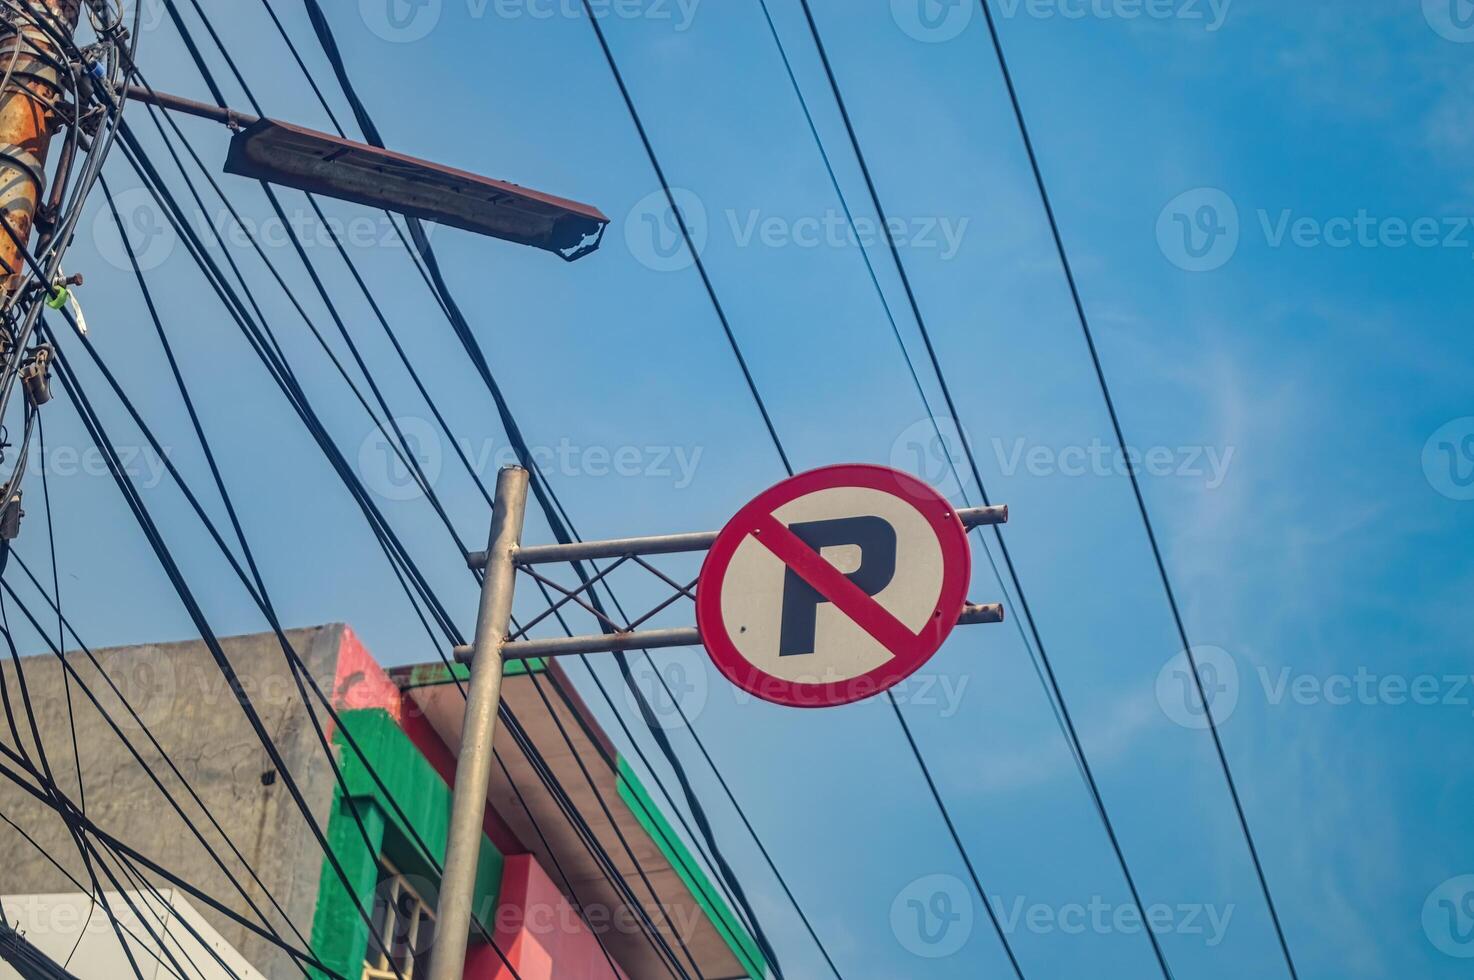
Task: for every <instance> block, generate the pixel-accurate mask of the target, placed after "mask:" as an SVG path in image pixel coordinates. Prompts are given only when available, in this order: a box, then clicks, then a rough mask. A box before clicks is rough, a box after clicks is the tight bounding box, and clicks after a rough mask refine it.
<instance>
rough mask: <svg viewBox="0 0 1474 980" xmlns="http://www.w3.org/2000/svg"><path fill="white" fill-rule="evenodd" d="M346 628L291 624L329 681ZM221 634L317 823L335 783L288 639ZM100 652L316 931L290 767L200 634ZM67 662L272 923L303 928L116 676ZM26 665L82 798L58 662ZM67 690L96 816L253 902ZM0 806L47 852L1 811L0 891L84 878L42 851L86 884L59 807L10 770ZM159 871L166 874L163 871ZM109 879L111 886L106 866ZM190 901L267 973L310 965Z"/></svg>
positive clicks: (0, 732) (56, 750) (41, 721)
mask: <svg viewBox="0 0 1474 980" xmlns="http://www.w3.org/2000/svg"><path fill="white" fill-rule="evenodd" d="M343 635H344V628H343V627H342V626H326V627H317V628H313V629H308V630H295V631H291V632H290V633H288V637H289V638H290V640H291V641H292V644H293V646H294V647H295V649H296V650H297V652H298V653H299V654H300V655H301V656H302V658H303V660H304V661H305V662H306V663H307V665H308V668H309V669H310V670H311V671H312V673H313V676H314V677H316V678H317V679H318V682H319V683H320V684H321V685H322V687H323V689H324V690H325V691H327V692H329V694H331V693H332V692H333V685H334V681H335V677H336V674H337V659H338V652H339V649H340V647H341V645H342V639H343ZM224 647H225V652H226V656H227V658H228V659H229V660H230V661H231V663H232V664H233V665H234V666H235V668H236V670H237V672H238V673H239V674H240V676H241V678H242V683H243V685H244V687H245V688H246V691H247V693H248V694H249V695H250V697H251V699H252V701H253V702H254V704H255V705H256V708H257V710H258V711H259V712H260V714H261V716H262V718H263V720H264V722H265V724H266V726H267V728H268V730H269V731H270V732H271V735H272V738H273V739H274V741H275V742H276V745H277V747H278V748H279V749H280V751H281V753H282V755H283V757H284V758H285V761H286V763H287V766H288V768H289V769H290V770H291V772H292V773H293V775H294V776H295V777H296V778H297V780H298V783H299V785H300V786H301V787H302V789H303V792H304V794H305V795H306V796H307V799H308V803H309V806H310V808H311V809H312V811H313V814H314V817H315V819H316V820H317V822H318V825H319V826H325V825H326V823H327V819H328V816H329V810H330V807H331V803H332V798H333V786H334V782H333V775H332V770H331V768H330V767H329V766H328V763H327V761H326V760H325V758H324V757H323V753H322V750H321V747H320V746H319V745H318V743H317V739H316V735H315V734H314V732H313V730H312V726H311V723H310V721H309V720H308V717H307V715H306V713H305V711H304V710H303V708H302V704H301V700H300V698H299V696H298V694H297V690H296V686H295V684H294V683H293V681H292V679H291V675H290V674H289V673H288V668H287V664H286V661H285V658H284V656H283V654H282V651H281V648H280V645H279V644H278V643H277V641H276V639H275V637H274V636H272V635H270V634H266V635H255V636H249V637H240V638H234V639H228V640H225V641H224ZM95 655H96V657H97V659H98V661H99V662H100V663H101V665H102V667H103V669H104V670H105V671H106V672H107V674H108V676H109V677H111V678H112V680H113V682H114V683H115V684H117V686H118V687H119V689H120V690H121V692H122V694H123V696H124V697H125V698H126V699H127V700H128V701H129V702H130V703H132V705H133V706H134V708H135V710H136V711H137V712H138V714H139V716H140V718H141V720H142V722H143V723H144V724H145V725H147V727H148V729H149V730H150V731H151V732H152V733H153V735H154V737H155V738H157V739H158V741H159V743H160V745H161V747H162V748H163V750H164V751H165V752H166V753H168V755H170V756H171V757H172V758H173V759H174V761H175V763H176V764H177V765H178V766H179V768H180V770H181V771H182V772H184V773H185V775H186V776H187V777H188V779H189V781H190V783H191V784H192V785H193V787H194V789H195V791H196V792H197V793H199V795H200V797H201V798H202V800H203V802H204V804H205V806H206V807H208V808H209V810H210V811H211V812H212V813H213V814H214V816H215V818H216V819H217V820H218V821H219V822H220V824H221V826H222V827H223V829H224V831H225V834H226V835H227V836H228V837H229V839H230V840H231V841H233V842H234V844H235V846H236V847H237V848H239V849H240V851H241V852H242V854H243V855H244V857H245V859H246V861H248V862H249V863H250V865H251V866H252V867H254V869H255V870H256V873H257V874H258V875H260V877H261V879H262V881H263V883H264V885H265V887H266V889H267V890H269V891H270V893H271V894H272V895H274V896H275V897H276V899H277V901H279V902H280V903H281V905H282V907H283V908H284V909H285V910H286V913H287V916H288V917H289V918H290V920H291V921H292V923H294V924H295V926H296V927H297V929H299V930H300V931H301V932H302V934H303V935H305V936H307V937H308V938H309V939H310V938H311V929H312V920H313V912H314V909H315V907H316V904H317V891H318V882H319V875H320V872H321V870H322V861H323V858H322V850H321V849H320V847H319V846H318V844H317V842H316V840H315V839H314V838H313V836H312V835H311V831H310V829H309V828H308V826H307V824H306V822H305V821H304V819H303V817H302V815H301V813H300V811H299V810H298V809H297V807H296V805H295V804H294V803H293V801H292V799H291V797H290V796H289V795H288V793H287V791H286V787H285V786H284V785H283V782H282V780H281V778H280V774H278V773H276V772H275V771H274V770H273V767H272V765H271V763H270V761H269V759H268V756H267V754H266V750H265V748H264V747H263V746H262V745H261V743H260V741H259V740H258V739H257V738H256V736H255V734H254V733H253V732H252V730H251V728H250V727H249V725H248V723H247V721H246V718H245V715H244V713H243V712H242V710H241V708H240V706H239V704H238V703H237V702H236V701H235V699H234V697H233V696H232V695H231V694H230V692H229V690H228V689H227V687H226V685H225V682H224V679H223V678H222V676H221V673H220V670H219V669H218V667H217V666H216V664H215V662H214V660H213V659H212V658H211V656H210V654H209V651H208V649H207V648H206V647H205V645H204V644H203V643H200V642H186V643H171V644H159V645H147V646H138V647H127V648H119V649H112V650H99V651H96V652H95ZM69 662H70V663H72V664H73V665H74V666H75V667H76V670H77V673H78V674H79V675H80V680H81V682H82V683H83V684H85V685H86V686H87V687H88V688H89V689H90V690H91V691H92V692H93V693H94V694H95V695H96V696H97V698H98V700H99V701H100V702H101V705H102V707H103V708H104V709H105V710H106V711H107V712H108V713H109V714H110V715H111V716H112V717H113V718H114V720H116V721H117V722H118V724H119V726H120V727H121V728H122V730H123V733H124V734H125V735H126V736H127V737H128V738H129V739H130V740H131V741H132V743H133V745H134V746H135V747H136V748H137V749H138V751H139V753H140V754H141V755H142V756H143V758H144V760H146V761H147V763H148V764H149V766H150V767H152V768H153V770H154V772H155V773H156V774H157V775H158V777H159V779H160V780H161V781H162V782H163V784H164V786H165V787H167V788H168V790H169V792H170V793H171V794H172V795H173V796H174V797H175V799H176V800H178V801H179V803H180V805H181V806H182V807H183V808H184V810H185V813H187V814H188V815H189V816H190V818H191V820H192V822H193V823H194V824H195V825H196V826H197V827H198V828H199V829H200V831H201V833H203V834H204V836H205V839H206V840H207V841H208V842H209V843H210V844H211V845H212V846H213V847H214V848H215V850H216V851H217V853H219V854H220V856H221V858H222V859H223V860H224V862H225V864H226V866H227V867H228V868H229V869H230V871H231V872H233V873H234V874H235V875H236V877H237V878H238V879H239V880H240V881H241V882H242V884H244V885H245V886H246V887H247V890H248V892H249V893H250V895H251V897H252V898H253V899H254V900H255V901H256V902H257V904H258V905H259V906H260V907H261V908H262V909H264V910H266V911H267V913H268V915H270V917H271V922H272V924H273V926H274V927H275V928H276V929H277V930H278V931H279V932H281V933H282V935H284V936H287V937H292V938H293V939H294V942H295V938H294V933H292V931H291V929H290V927H289V926H288V925H287V923H286V922H285V921H283V920H282V918H281V917H280V916H279V915H277V913H275V911H274V910H272V907H271V904H270V902H269V901H268V900H267V899H266V898H265V897H264V896H263V894H262V889H261V887H260V886H258V885H256V884H255V883H254V882H253V881H252V880H251V878H250V876H249V874H248V873H247V872H246V870H245V868H244V866H243V864H242V862H241V861H240V860H238V859H236V858H235V857H234V856H233V855H232V854H231V852H230V850H229V848H228V847H227V846H226V845H225V844H224V843H223V841H222V840H221V837H220V835H219V834H218V833H217V832H216V831H215V830H214V829H213V828H211V827H210V825H209V823H208V821H207V820H206V818H205V817H204V816H203V815H202V813H201V811H200V809H199V807H198V806H197V805H196V804H194V803H193V802H192V801H191V800H190V798H189V796H188V794H187V793H186V791H185V790H184V789H183V787H182V785H181V783H180V780H179V779H178V777H176V776H174V775H173V773H172V772H170V771H169V769H168V767H167V765H166V764H165V763H164V762H163V760H162V757H161V756H160V753H159V752H158V751H157V750H155V749H154V748H153V747H152V746H151V745H150V744H149V742H148V740H147V738H146V737H145V736H144V735H143V733H142V731H141V730H140V728H139V725H138V723H136V722H134V721H132V720H131V719H129V718H128V716H127V713H126V711H125V710H124V709H123V708H122V706H121V704H120V703H119V700H118V698H117V697H116V696H114V695H113V694H112V693H111V692H110V691H109V690H108V689H107V685H106V683H105V682H104V681H103V680H102V678H101V677H100V676H99V673H98V671H97V669H96V668H94V667H93V666H92V664H91V663H90V662H88V661H87V660H86V658H85V657H84V656H83V655H82V654H80V653H77V654H69ZM21 666H22V668H23V670H24V679H25V683H26V686H27V687H28V688H29V691H30V696H31V699H32V703H33V706H34V709H35V716H36V722H37V725H38V727H39V729H40V736H41V740H42V743H43V744H44V746H45V749H46V753H47V756H48V758H49V760H50V762H51V766H52V769H53V770H54V772H55V774H56V779H57V782H58V783H59V785H60V786H61V787H62V789H63V791H64V792H65V793H66V794H67V795H68V796H70V797H71V798H72V800H73V801H74V802H80V801H81V796H80V794H79V793H78V786H77V776H76V764H77V763H76V760H75V759H74V756H73V753H72V747H71V735H70V732H69V730H68V725H67V709H66V694H65V690H64V688H63V684H62V670H61V667H60V664H59V662H58V661H57V658H56V657H54V656H52V655H50V654H47V655H45V656H42V657H31V658H25V659H24V660H23V661H22V662H21ZM16 667H17V665H16V664H15V663H14V662H13V661H11V660H10V659H9V658H8V657H6V658H5V659H4V662H3V665H0V678H3V680H4V684H5V689H6V691H7V692H8V694H9V696H10V699H11V702H12V706H13V708H14V710H15V714H16V720H17V724H18V725H20V727H21V733H20V734H21V742H22V744H23V746H24V751H25V752H27V753H28V754H30V755H31V756H32V758H36V748H35V745H34V743H33V741H32V738H31V735H30V732H29V730H28V729H27V727H26V722H25V716H24V711H23V708H22V704H21V690H20V683H19V682H20V678H19V677H18V676H17V669H16ZM72 703H73V707H74V713H75V718H76V727H77V742H78V745H79V747H80V753H79V754H80V757H81V758H80V763H81V774H82V783H83V786H84V788H85V790H86V812H87V815H88V817H90V818H91V819H92V820H93V821H95V822H96V823H97V824H98V825H99V826H101V827H102V828H103V829H104V830H106V831H108V832H109V833H111V834H113V835H115V836H117V837H118V838H119V839H121V840H122V841H124V842H126V843H127V844H129V845H131V846H133V847H135V848H137V849H138V850H139V851H141V852H143V853H144V854H146V855H148V856H149V857H150V858H152V859H153V860H155V861H157V862H158V863H159V864H161V865H163V866H165V867H167V868H168V869H169V870H170V871H172V872H174V873H176V874H178V875H179V876H181V877H182V878H184V879H185V880H186V881H188V882H190V883H193V884H195V885H197V886H199V887H200V888H202V889H203V890H204V891H206V892H207V893H208V894H209V895H211V896H213V897H215V898H216V899H218V900H220V901H222V902H223V903H225V904H226V905H228V906H229V907H231V908H232V909H234V910H235V911H236V912H238V913H240V914H242V915H245V916H247V917H251V913H250V912H249V909H248V906H247V903H246V901H245V900H244V899H243V898H242V897H241V894H240V892H239V891H237V890H236V889H235V887H234V886H232V885H231V884H230V882H229V880H228V878H227V877H226V875H225V873H224V872H223V871H221V870H220V868H219V867H218V866H217V865H216V864H215V863H214V862H213V860H212V859H211V858H210V857H209V855H208V853H207V851H206V850H205V848H204V847H203V846H202V845H201V844H200V843H199V842H198V841H197V840H196V839H195V838H194V837H193V836H192V835H191V833H190V831H189V830H188V827H187V825H186V823H185V821H183V820H181V819H180V818H179V817H178V816H177V815H176V814H175V813H174V812H173V811H172V810H171V808H170V807H169V805H168V803H167V802H166V800H165V798H164V796H163V795H162V793H161V792H160V791H159V790H158V789H157V788H156V787H155V786H154V785H153V784H152V782H151V781H150V780H149V778H148V776H147V774H146V772H145V770H144V768H143V767H142V766H140V765H139V763H138V762H136V761H135V760H134V759H133V758H132V756H131V755H130V753H129V752H128V749H127V748H126V747H125V745H124V743H123V742H122V741H121V740H120V739H119V737H118V735H117V734H115V733H114V732H113V731H112V730H111V729H110V728H109V726H108V724H107V722H106V721H105V720H104V719H103V716H102V714H101V713H100V712H99V710H98V709H97V707H95V706H94V705H93V704H92V702H91V701H90V700H89V699H88V697H87V695H86V694H84V693H83V692H82V691H81V690H80V689H79V688H78V686H77V684H76V683H73V685H72ZM0 715H3V712H0ZM329 734H331V733H329ZM0 741H3V742H4V743H5V744H6V745H7V746H9V747H10V748H12V749H14V748H15V739H14V738H13V737H12V735H11V733H10V731H9V726H8V724H6V723H5V722H4V721H3V718H0ZM0 813H3V814H4V815H5V816H6V817H8V818H9V819H10V820H12V821H14V822H15V823H16V824H18V825H19V826H20V827H21V828H23V829H24V830H25V831H26V832H27V833H29V834H30V835H31V836H32V837H33V838H35V840H36V842H37V843H38V844H39V845H40V847H41V849H42V850H44V852H45V854H42V853H39V852H38V851H37V849H36V848H35V847H33V846H32V845H30V844H28V843H27V842H26V841H25V840H24V839H23V838H22V837H21V836H20V835H19V834H18V833H17V832H16V831H15V830H13V829H12V828H11V827H9V826H7V825H5V824H4V823H3V822H0V894H3V893H9V894H38V893H61V892H73V891H78V890H79V886H78V885H77V884H75V883H74V882H72V881H69V880H67V878H66V877H65V876H64V875H63V873H62V872H61V871H60V870H58V869H57V868H56V867H55V866H53V864H52V863H51V860H48V858H50V859H54V860H55V861H57V862H58V863H60V864H61V865H62V866H63V867H64V868H65V869H66V871H67V872H69V873H70V874H71V875H73V876H75V878H76V879H77V880H78V881H81V882H83V885H81V886H80V890H85V889H86V887H87V886H86V884H85V883H86V872H85V870H84V868H83V865H82V863H81V860H80V859H79V857H78V854H77V850H76V847H75V846H74V844H73V842H72V838H71V836H70V835H69V833H68V832H67V829H66V827H65V826H64V825H63V823H62V822H61V821H60V819H58V818H57V817H56V815H55V814H54V813H53V812H52V811H50V810H49V809H47V808H46V807H44V806H43V805H42V804H40V803H39V802H37V801H36V800H34V799H33V798H31V797H30V796H28V795H27V794H25V793H24V792H22V791H21V790H19V789H17V788H16V787H15V786H14V785H12V784H11V783H10V782H9V781H7V780H4V779H0ZM155 884H159V885H160V886H161V887H162V883H161V882H155ZM104 887H105V888H108V890H112V888H111V887H110V886H108V884H107V882H106V881H104ZM124 887H127V883H126V882H125V883H124ZM194 904H195V905H196V907H198V908H200V909H201V914H203V915H204V916H205V918H206V919H207V920H208V921H209V922H210V924H211V925H212V926H213V927H214V928H215V929H216V930H218V931H219V933H220V934H221V936H222V937H223V938H224V940H225V941H226V942H227V943H229V944H230V945H231V946H233V947H235V948H236V949H237V950H239V951H240V952H241V954H242V955H244V956H245V957H246V959H247V960H249V961H250V962H251V963H252V964H254V965H255V966H256V967H257V968H258V969H259V970H261V971H262V972H263V973H265V974H266V975H267V976H270V977H290V976H293V975H298V976H300V973H299V972H298V971H297V970H296V969H295V968H294V967H293V966H292V965H291V960H290V959H289V958H288V957H287V956H286V954H284V953H282V952H281V951H279V950H277V949H276V948H275V947H274V946H272V945H271V944H270V943H268V942H267V941H266V940H264V939H261V938H259V937H256V936H254V935H253V934H251V933H250V932H249V931H248V930H246V929H244V928H243V927H242V926H240V925H238V924H235V923H232V922H231V921H230V920H229V919H228V918H227V917H225V916H222V915H220V914H218V913H216V912H215V911H214V910H211V909H208V908H205V907H204V906H203V904H202V903H199V902H197V901H196V902H195V903H194ZM298 945H305V944H301V943H298Z"/></svg>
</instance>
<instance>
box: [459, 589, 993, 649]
mask: <svg viewBox="0 0 1474 980" xmlns="http://www.w3.org/2000/svg"><path fill="white" fill-rule="evenodd" d="M1001 622H1003V607H1002V606H1001V605H999V604H998V603H990V604H987V605H973V604H971V603H969V604H968V605H966V606H964V607H963V609H962V615H960V616H958V617H957V625H958V626H975V625H979V624H983V623H1001ZM700 645H701V633H700V632H699V631H698V630H697V629H696V627H694V626H688V627H684V628H677V629H661V630H632V631H629V630H627V631H623V632H617V633H595V634H593V635H591V636H559V637H554V638H552V639H546V640H517V641H515V642H512V643H504V644H502V657H503V658H504V659H506V660H530V659H532V658H534V657H566V656H571V655H575V654H580V653H614V652H615V651H618V650H662V649H666V648H668V647H694V646H700ZM455 656H456V659H457V660H459V661H461V662H462V663H465V662H468V661H470V660H471V656H472V649H471V647H469V646H459V647H456V648H455Z"/></svg>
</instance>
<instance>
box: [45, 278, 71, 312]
mask: <svg viewBox="0 0 1474 980" xmlns="http://www.w3.org/2000/svg"><path fill="white" fill-rule="evenodd" d="M67 295H68V293H67V287H65V286H63V285H61V284H60V283H57V285H56V287H55V288H54V289H52V291H51V295H50V296H48V297H46V305H47V306H49V307H51V308H52V309H53V310H59V309H61V308H62V307H63V306H66V305H67Z"/></svg>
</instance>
